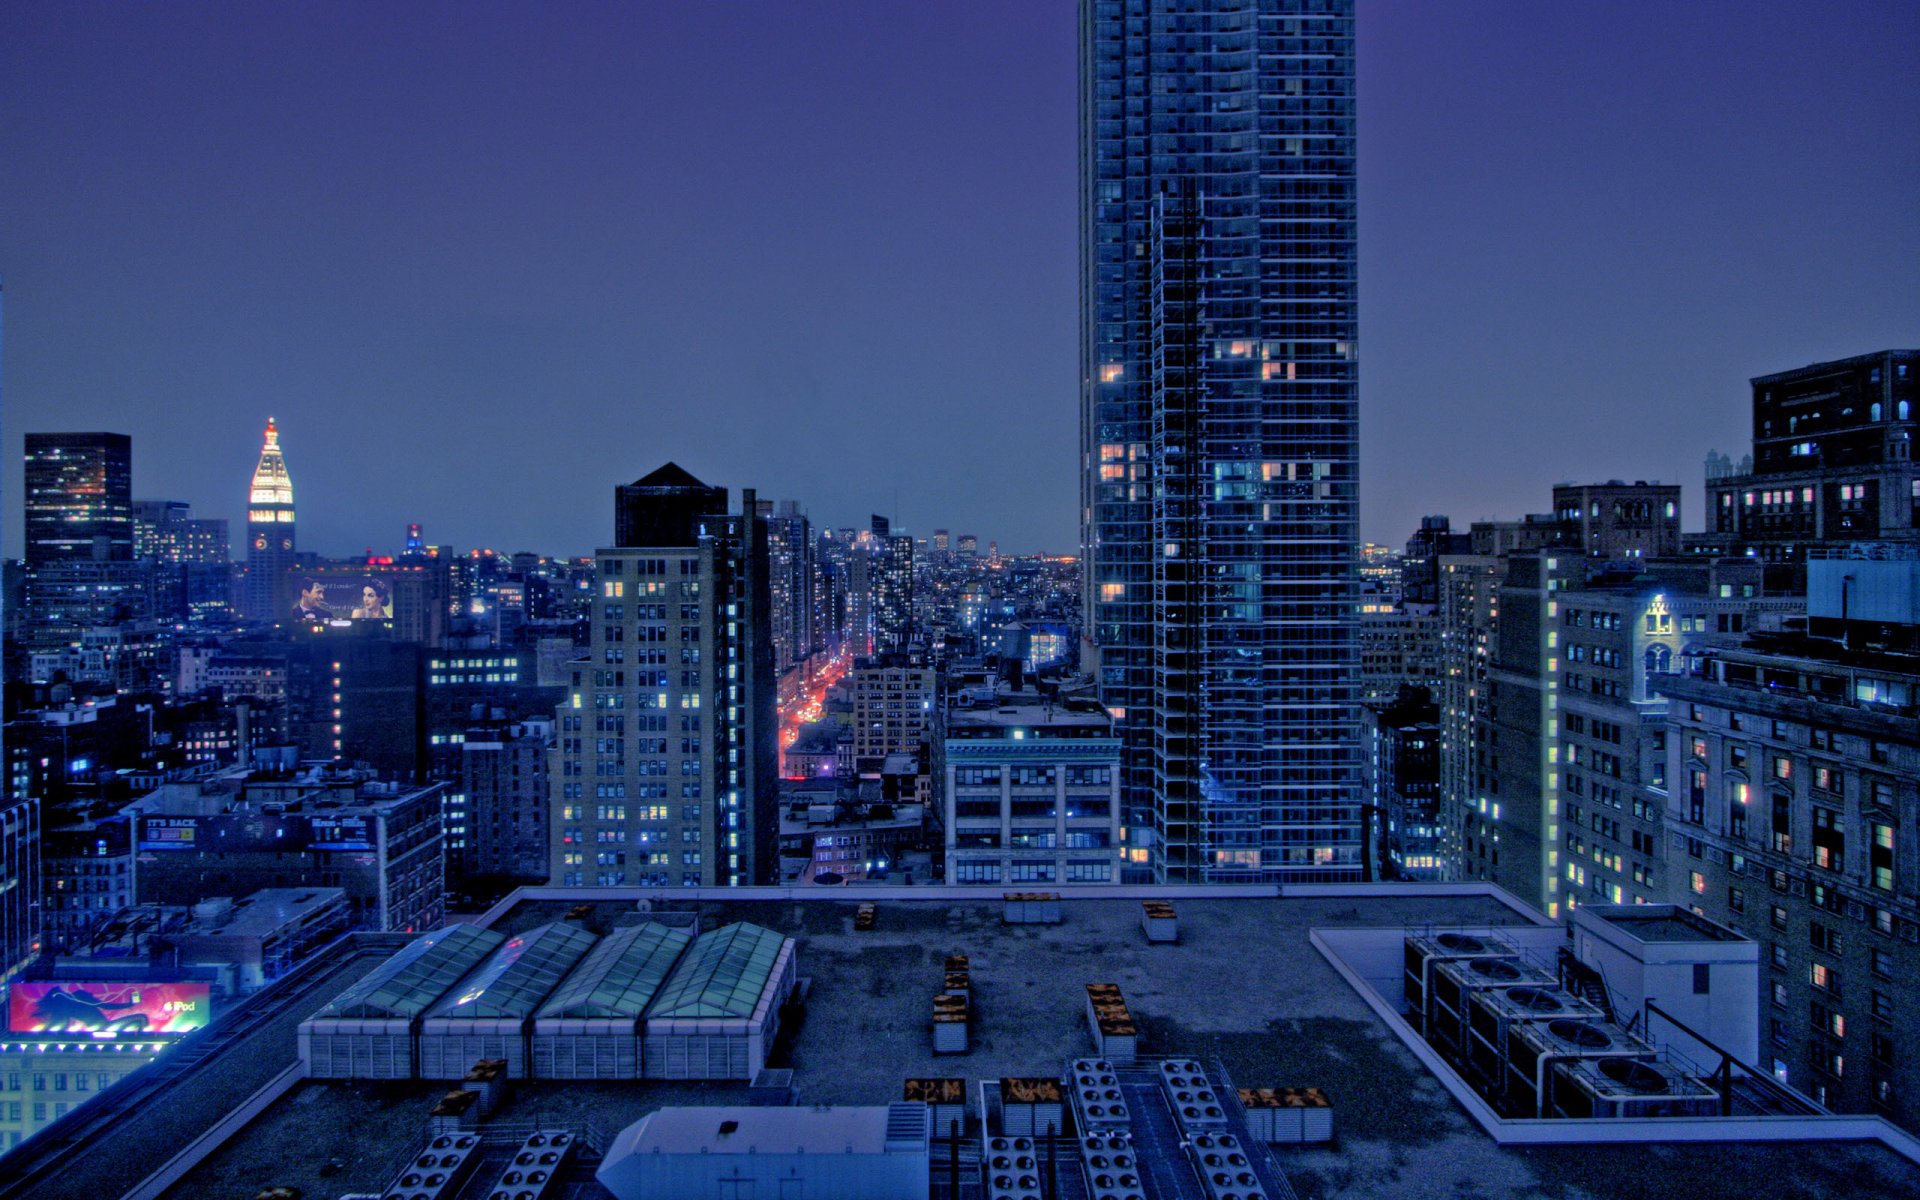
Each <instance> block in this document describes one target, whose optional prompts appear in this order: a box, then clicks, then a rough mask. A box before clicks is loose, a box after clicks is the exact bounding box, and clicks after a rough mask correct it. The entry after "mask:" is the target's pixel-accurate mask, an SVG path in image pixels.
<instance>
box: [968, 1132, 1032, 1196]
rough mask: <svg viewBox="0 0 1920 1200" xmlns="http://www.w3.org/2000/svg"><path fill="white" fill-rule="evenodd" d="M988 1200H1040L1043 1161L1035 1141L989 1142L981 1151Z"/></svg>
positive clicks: (1008, 1139)
mask: <svg viewBox="0 0 1920 1200" xmlns="http://www.w3.org/2000/svg"><path fill="white" fill-rule="evenodd" d="M980 1177H981V1179H982V1181H983V1182H984V1183H985V1184H986V1192H987V1200H1040V1197H1041V1190H1040V1158H1039V1156H1038V1155H1037V1154H1036V1153H1035V1152H1034V1148H1033V1139H1032V1138H1023V1137H1015V1138H1006V1137H996V1138H988V1139H987V1140H986V1144H985V1145H983V1146H982V1147H981V1150H980Z"/></svg>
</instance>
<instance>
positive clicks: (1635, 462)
mask: <svg viewBox="0 0 1920 1200" xmlns="http://www.w3.org/2000/svg"><path fill="white" fill-rule="evenodd" d="M1360 12H1361V20H1360V85H1361V104H1360V114H1361V115H1360V145H1361V169H1360V175H1361V234H1360V237H1361V264H1362V265H1361V342H1360V347H1361V397H1362V419H1363V462H1364V468H1363V483H1364V486H1363V491H1362V512H1363V531H1364V533H1365V534H1366V536H1368V537H1370V538H1373V539H1377V540H1382V541H1388V542H1392V543H1395V544H1397V543H1399V542H1401V541H1403V540H1404V539H1405V537H1406V535H1407V533H1408V531H1409V530H1410V528H1411V527H1412V526H1413V525H1414V524H1415V523H1416V522H1417V520H1418V518H1419V516H1420V514H1422V513H1426V512H1447V513H1451V514H1452V515H1453V516H1454V517H1455V519H1456V521H1457V522H1459V523H1462V524H1464V522H1466V521H1468V520H1471V519H1473V518H1476V517H1481V516H1489V515H1503V516H1511V515H1517V514H1519V513H1522V512H1527V511H1539V510H1541V509H1544V508H1546V507H1547V501H1548V493H1549V489H1550V488H1551V486H1552V484H1553V483H1555V482H1556V481H1559V480H1566V479H1574V478H1580V479H1589V478H1592V479H1603V478H1608V477H1625V478H1660V479H1665V480H1668V481H1676V480H1677V481H1681V482H1684V483H1686V484H1688V485H1689V487H1690V490H1689V492H1688V493H1687V505H1688V511H1687V513H1686V524H1687V526H1688V528H1694V527H1697V525H1698V523H1699V521H1698V513H1699V486H1698V485H1699V481H1700V474H1701V470H1700V461H1701V459H1702V457H1703V456H1704V455H1705V453H1706V452H1707V451H1708V450H1709V449H1713V448H1719V449H1722V450H1727V451H1733V452H1735V453H1738V452H1740V451H1742V450H1743V449H1744V443H1745V439H1746V436H1747V424H1746V404H1747V395H1746V385H1745V381H1746V379H1747V377H1749V376H1751V375H1754V374H1758V373H1762V372H1766V371H1771V370H1778V369H1782V368H1786V367H1791V366H1797V365H1800V364H1802V363H1805V362H1809V361H1813V360H1815V359H1819V358H1824V357H1837V356H1841V355H1846V354H1852V353H1858V352H1863V351H1867V350H1874V349H1882V348H1886V347H1888V346H1915V345H1920V283H1917V282H1916V276H1915V264H1916V263H1920V115H1916V114H1920V70H1917V69H1916V67H1915V62H1914V58H1913V53H1914V48H1915V46H1917V45H1920V4H1915V3H1912V0H1884V2H1881V3H1868V2H1865V0H1862V2H1859V3H1834V4H1821V5H1817V6H1816V5H1813V4H1811V3H1809V0H1791V2H1781V3H1758V2H1755V0H1738V2H1730V3H1707V2H1703V0H1687V2H1686V3H1678V4H1676V3H1672V2H1671V0H1665V2H1661V3H1632V4H1629V3H1607V4H1599V3H1595V4H1577V5H1574V4H1541V3H1538V2H1537V0H1501V2H1498V3H1492V2H1481V3H1470V2H1466V0H1448V2H1447V3H1434V2H1432V0H1361V4H1360ZM1074 26H1075V16H1074V6H1073V5H1072V4H1071V3H1069V2H1068V0H1046V2H1039V0H1022V2H1019V3H984V2H980V0H969V3H965V4H941V5H934V4H923V3H904V2H896V3H870V4H855V3H834V2H828V3H807V4H796V3H792V2H790V0H789V2H785V3H766V4H752V5H748V4H744V3H742V4H731V3H730V4H684V3H674V4H666V3H660V4H649V5H637V4H625V5H611V4H609V5H586V4H564V5H530V4H528V5H514V6H501V5H492V4H462V5H459V6H454V5H426V4H418V5H415V4H408V5H390V4H377V5H343V4H327V5H302V6H293V5H285V4H247V5H214V4H201V5H193V6H180V5H146V6H133V5H82V4H77V3H76V4H64V3H63V4H10V5H7V6H5V8H4V11H0V278H4V282H5V288H6V328H5V339H6V340H5V361H4V370H5V376H4V379H5V387H6V408H5V414H4V417H5V438H6V440H5V449H6V471H5V476H4V481H5V488H6V495H7V498H8V503H7V505H6V512H7V516H6V521H5V539H6V546H7V548H8V552H9V553H18V548H19V543H20V528H19V517H18V505H17V497H18V495H19V486H20V478H19V477H20V468H19V456H20V446H21V437H22V434H23V433H25V432H26V431H29V430H35V431H38V430H55V429H95V428H106V429H113V430H118V431H122V432H125V433H129V434H131V435H132V436H133V439H134V470H135V489H136V493H137V494H138V495H140V496H143V497H147V496H152V497H168V498H175V499H184V500H189V501H191V502H192V503H193V504H194V505H195V507H196V510H197V511H199V513H200V514H201V515H209V516H227V517H230V518H232V519H234V520H235V521H236V522H238V521H239V520H241V519H242V518H243V517H244V505H245V488H246V483H247V479H248V476H249V474H250V473H251V471H252V468H253V462H254V458H255V456H256V455H257V452H258V447H259V438H260V430H261V427H262V426H263V425H264V423H265V420H266V418H267V416H268V415H269V414H272V415H274V416H276V417H278V418H279V420H280V423H281V427H282V429H283V431H284V439H283V440H284V443H285V445H286V448H287V459H288V463H289V466H290V467H291V469H292V472H293V477H294V482H295V486H296V489H297V492H298V498H299V502H300V506H301V521H300V525H301V546H302V548H303V549H308V550H317V551H319V552H321V553H324V554H348V553H354V552H357V551H359V550H361V549H362V548H364V547H367V546H373V547H375V548H376V549H378V550H379V551H382V552H392V551H394V550H396V549H397V548H398V544H399V541H400V538H401V535H402V532H403V528H404V524H405V522H407V521H409V520H419V521H423V522H425V524H426V532H427V536H428V538H429V540H432V541H438V542H451V543H453V544H454V545H456V546H458V547H461V548H469V547H472V546H476V545H485V546H493V547H495V548H498V549H501V550H515V549H523V548H524V549H539V550H543V551H549V552H557V553H580V552H584V551H587V550H590V549H591V548H592V547H593V546H595V545H597V544H600V543H602V542H604V541H605V540H607V539H608V538H609V536H610V534H611V525H612V517H611V498H612V491H613V487H614V485H615V484H616V483H619V482H623V481H626V480H630V479H632V478H634V477H636V476H638V475H641V474H644V473H645V472H647V471H649V470H651V469H652V468H653V467H655V466H657V465H658V464H659V463H660V462H662V461H664V460H666V459H674V460H677V461H678V462H680V463H681V464H682V465H683V466H685V467H687V468H688V469H690V470H692V471H693V472H694V473H695V474H697V475H700V476H702V477H703V478H705V479H706V480H707V481H708V482H711V483H717V484H724V485H726V486H729V487H732V488H736V489H737V488H739V487H742V486H752V487H755V488H757V489H758V490H759V492H760V494H761V495H762V496H764V497H773V498H783V497H794V498H797V499H799V500H801V501H802V503H803V504H804V505H806V507H807V508H808V509H809V510H810V511H811V512H812V514H813V515H814V516H815V518H816V520H825V521H828V522H831V523H833V524H836V525H838V524H853V523H862V524H864V521H865V517H866V514H867V513H869V512H892V513H895V514H897V519H898V521H900V522H904V523H905V524H906V526H907V527H908V528H910V529H911V530H912V531H913V532H916V533H922V534H924V533H930V532H931V531H932V529H933V528H935V527H936V526H942V527H948V528H951V529H952V530H953V532H954V533H956V534H958V533H961V532H975V533H978V534H979V535H980V537H981V539H982V543H983V548H984V542H985V540H986V539H988V538H998V539H999V541H1000V543H1001V545H1002V547H1003V548H1005V549H1009V550H1029V549H1048V550H1054V551H1069V550H1071V549H1072V548H1073V546H1074V545H1075V542H1076V536H1077V535H1076V517H1075V512H1074V505H1075V503H1076V501H1075V496H1076V483H1075V471H1076V467H1075V460H1076V457H1077V449H1076V444H1075V443H1076V427H1077V416H1076V412H1077V386H1076V374H1077V370H1078V366H1077V349H1076V347H1077V322H1078V316H1077V304H1076V291H1077V280H1076V270H1077V266H1076V262H1077V251H1076V231H1075V219H1076V203H1075V187H1076V182H1075V131H1074V124H1075V86H1076V85H1075V80H1074V63H1075V27H1074ZM896 495H897V496H898V501H897V503H896V500H895V497H896ZM235 542H236V547H238V544H239V538H238V536H237V534H236V538H235Z"/></svg>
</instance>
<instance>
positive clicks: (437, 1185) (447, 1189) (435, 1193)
mask: <svg viewBox="0 0 1920 1200" xmlns="http://www.w3.org/2000/svg"><path fill="white" fill-rule="evenodd" d="M479 1165H480V1138H479V1137H478V1135H476V1134H471V1133H443V1134H441V1135H440V1136H438V1137H434V1138H429V1139H428V1140H427V1144H426V1145H424V1146H422V1147H421V1148H420V1152H419V1153H417V1154H415V1155H414V1156H413V1160H412V1161H411V1162H409V1163H408V1164H407V1166H406V1169H404V1170H402V1171H401V1172H400V1175H399V1177H398V1178H396V1179H395V1180H394V1181H393V1182H392V1183H390V1184H388V1185H387V1188H386V1190H385V1191H383V1192H381V1193H380V1200H446V1197H449V1196H454V1195H457V1194H459V1191H460V1189H461V1188H462V1187H464V1186H465V1185H466V1182H467V1178H468V1176H470V1175H472V1174H473V1170H474V1168H475V1167H477V1166H479Z"/></svg>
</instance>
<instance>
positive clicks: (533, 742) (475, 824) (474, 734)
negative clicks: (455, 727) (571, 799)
mask: <svg viewBox="0 0 1920 1200" xmlns="http://www.w3.org/2000/svg"><path fill="white" fill-rule="evenodd" d="M553 746H554V739H553V718H552V716H551V715H548V716H545V717H540V718H532V719H527V720H520V721H508V720H506V719H504V717H494V716H492V715H489V717H488V718H487V719H485V720H483V721H479V722H475V723H473V724H471V725H469V727H468V728H467V730H466V733H465V735H464V737H463V739H462V741H461V743H460V747H459V749H460V769H459V776H458V781H457V783H454V784H450V785H449V789H450V794H449V800H450V803H449V805H448V808H447V813H446V825H447V872H448V875H449V876H450V877H452V878H454V879H458V880H467V879H472V878H475V877H478V876H491V877H494V878H497V879H502V880H517V881H521V882H525V881H535V882H542V881H544V880H545V879H546V877H547V867H548V862H547V858H548V847H549V845H550V840H549V837H550V835H549V832H548V828H547V816H548V813H549V811H550V808H549V806H550V802H551V799H552V782H551V780H550V779H549V778H548V775H547V763H548V760H549V758H550V757H551V752H552V750H553ZM453 789H457V793H455V792H454V791H453ZM456 794H457V797H458V799H457V801H456V800H454V796H455V795H456Z"/></svg>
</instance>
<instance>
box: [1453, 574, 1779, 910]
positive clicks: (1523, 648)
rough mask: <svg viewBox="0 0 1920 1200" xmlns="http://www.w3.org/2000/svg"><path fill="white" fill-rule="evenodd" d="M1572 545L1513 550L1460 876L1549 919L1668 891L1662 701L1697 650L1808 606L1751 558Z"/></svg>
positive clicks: (1648, 899) (1465, 818) (1656, 897)
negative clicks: (1634, 554)
mask: <svg viewBox="0 0 1920 1200" xmlns="http://www.w3.org/2000/svg"><path fill="white" fill-rule="evenodd" d="M1589 565H1590V560H1584V559H1582V558H1580V557H1579V556H1578V553H1577V551H1576V550H1574V549H1573V548H1572V547H1568V548H1566V549H1562V550H1547V551H1536V552H1533V553H1530V554H1516V555H1513V556H1510V557H1509V559H1508V573H1507V576H1506V578H1505V581H1504V583H1503V585H1502V587H1501V592H1500V600H1499V615H1498V617H1497V619H1496V620H1495V623H1494V628H1495V633H1494V639H1493V644H1494V656H1493V664H1492V668H1491V670H1490V672H1489V676H1490V683H1491V685H1492V686H1491V688H1490V691H1489V703H1488V705H1487V719H1488V723H1489V726H1490V728H1491V731H1492V739H1491V741H1490V742H1489V743H1488V744H1487V752H1486V753H1485V754H1484V755H1482V756H1481V757H1480V759H1479V760H1478V761H1477V762H1476V763H1475V770H1476V779H1477V783H1476V792H1475V796H1476V805H1475V807H1474V808H1473V809H1472V810H1471V811H1469V812H1468V813H1466V814H1463V815H1462V827H1461V829H1460V831H1459V832H1460V834H1461V837H1462V851H1463V854H1462V860H1461V868H1462V875H1463V876H1464V877H1465V878H1471V879H1489V880H1493V881H1495V882H1497V883H1499V884H1500V885H1501V886H1502V887H1504V888H1506V889H1507V890H1509V891H1511V892H1513V893H1514V894H1515V895H1517V896H1522V897H1524V898H1527V899H1528V900H1529V902H1531V903H1536V904H1537V906H1538V907H1539V908H1540V909H1541V910H1542V911H1544V912H1546V913H1547V914H1548V915H1549V916H1564V915H1566V913H1567V912H1568V911H1569V910H1570V909H1571V908H1572V907H1573V906H1574V905H1577V904H1589V903H1591V904H1633V903H1659V902H1662V901H1664V900H1665V899H1667V898H1668V896H1669V894H1670V891H1669V889H1670V883H1671V880H1670V878H1669V876H1670V868H1669V866H1668V865H1667V859H1668V853H1667V849H1666V847H1665V846H1664V845H1663V840H1664V839H1663V826H1664V822H1665V816H1666V807H1667V805H1666V796H1667V793H1668V779H1667V763H1666V759H1667V748H1666V741H1667V738H1668V733H1667V728H1666V714H1667V707H1668V706H1667V703H1666V701H1665V699H1664V698H1663V697H1662V696H1661V695H1660V694H1659V687H1660V683H1661V681H1662V680H1663V679H1664V678H1665V676H1666V675H1667V674H1668V673H1669V672H1671V671H1673V670H1675V669H1677V666H1676V665H1677V664H1678V663H1679V662H1680V660H1681V659H1682V658H1683V657H1685V656H1686V655H1689V654H1694V653H1699V652H1701V651H1702V650H1703V649H1704V648H1706V647H1709V646H1712V645H1715V644H1718V643H1722V642H1725V641H1727V640H1728V639H1732V640H1735V641H1737V640H1738V639H1739V637H1740V636H1741V635H1743V634H1744V633H1746V632H1749V631H1753V630H1759V629H1779V628H1782V627H1783V626H1784V624H1785V622H1786V621H1787V620H1788V619H1789V618H1793V617H1797V616H1799V615H1800V614H1801V612H1802V611H1803V606H1802V604H1801V602H1800V601H1799V600H1798V599H1797V598H1795V597H1785V596H1772V595H1769V594H1767V592H1766V589H1765V586H1764V578H1763V577H1764V574H1765V572H1764V568H1763V566H1762V564H1760V563H1758V562H1755V561H1753V560H1750V559H1726V560H1712V559H1699V560H1691V559H1683V560H1672V559H1669V560H1663V561H1657V562H1654V561H1649V562H1646V563H1636V564H1634V565H1633V566H1632V567H1630V568H1625V569H1619V570H1613V571H1607V570H1597V571H1596V570H1590V569H1589Z"/></svg>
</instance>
